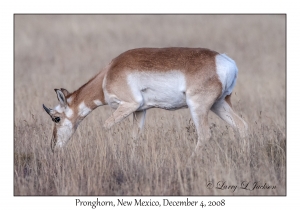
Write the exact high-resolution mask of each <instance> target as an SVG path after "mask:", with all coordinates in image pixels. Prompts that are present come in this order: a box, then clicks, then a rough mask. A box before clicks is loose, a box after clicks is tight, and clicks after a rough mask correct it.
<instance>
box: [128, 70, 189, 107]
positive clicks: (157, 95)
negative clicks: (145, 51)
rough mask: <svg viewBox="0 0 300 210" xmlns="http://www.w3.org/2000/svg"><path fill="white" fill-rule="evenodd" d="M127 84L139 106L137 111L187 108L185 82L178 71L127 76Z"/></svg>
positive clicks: (137, 73) (139, 73) (138, 73)
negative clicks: (154, 108)
mask: <svg viewBox="0 0 300 210" xmlns="http://www.w3.org/2000/svg"><path fill="white" fill-rule="evenodd" d="M127 82H128V85H129V86H130V88H131V90H132V94H133V96H134V98H135V99H136V101H137V102H139V103H140V104H141V106H140V108H139V109H138V110H144V109H149V108H153V107H156V108H162V109H167V110H174V109H180V108H183V107H187V104H186V96H185V91H186V82H185V77H184V75H183V74H182V73H181V72H180V71H175V70H173V71H168V72H163V73H161V72H151V73H150V72H136V73H132V74H130V75H128V77H127Z"/></svg>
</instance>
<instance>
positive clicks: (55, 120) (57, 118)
mask: <svg viewBox="0 0 300 210" xmlns="http://www.w3.org/2000/svg"><path fill="white" fill-rule="evenodd" d="M52 120H53V122H56V123H58V122H59V121H60V118H59V117H55V118H53V119H52Z"/></svg>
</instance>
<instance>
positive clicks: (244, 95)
mask: <svg viewBox="0 0 300 210" xmlns="http://www.w3.org/2000/svg"><path fill="white" fill-rule="evenodd" d="M285 29H286V28H285V16H284V15H15V82H14V85H15V104H20V103H21V104H22V109H23V110H24V107H25V108H26V110H30V111H31V112H33V113H37V112H40V111H41V104H42V103H47V104H48V103H50V104H49V105H48V106H53V105H54V103H56V97H55V93H54V92H53V89H54V88H60V87H64V88H66V89H68V90H69V91H74V90H76V89H77V88H79V87H80V86H81V85H82V84H84V83H85V82H86V81H88V80H89V79H90V78H91V77H93V76H94V75H95V74H96V73H98V72H99V71H100V70H101V68H103V67H104V66H105V65H106V64H108V63H109V62H110V61H111V60H112V59H113V58H114V57H116V56H117V55H119V54H120V53H122V52H124V51H126V50H129V49H132V48H139V47H171V46H172V47H173V46H177V47H204V48H210V49H213V50H215V51H218V52H220V53H226V54H227V55H228V56H230V57H231V58H233V59H234V60H235V61H236V63H237V66H238V68H239V75H238V77H239V78H238V83H237V86H236V88H235V90H234V91H235V92H236V93H238V97H239V98H240V99H241V103H240V104H241V106H242V107H243V106H247V107H249V108H250V107H252V108H255V109H249V108H247V110H249V112H251V114H250V116H253V115H257V114H258V113H259V112H260V111H263V112H264V113H266V114H268V115H274V114H275V113H274V112H276V114H277V113H278V114H279V116H278V117H280V119H281V118H282V117H284V116H285V65H286V64H285V62H286V60H285V52H286V51H285V47H286V46H285V44H286V41H285ZM20 94H21V96H20ZM19 96H20V97H19ZM24 96H26V98H25V99H27V100H24ZM29 99H30V100H29ZM233 100H235V97H233ZM241 109H244V108H241ZM21 116H22V118H27V117H26V116H28V112H23V111H21V110H19V106H16V107H15V117H16V118H18V117H21ZM250 116H248V117H250ZM280 119H277V120H280ZM281 121H282V122H284V120H281ZM282 125H283V124H282Z"/></svg>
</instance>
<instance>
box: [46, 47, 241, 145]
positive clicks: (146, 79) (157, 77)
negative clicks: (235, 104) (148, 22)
mask: <svg viewBox="0 0 300 210" xmlns="http://www.w3.org/2000/svg"><path fill="white" fill-rule="evenodd" d="M237 73H238V69H237V66H236V64H235V62H234V61H233V60H232V59H231V58H229V57H228V56H226V55H225V54H219V53H217V52H215V51H212V50H209V49H203V48H140V49H132V50H129V51H126V52H124V53H122V54H120V55H119V56H118V57H116V58H115V59H113V60H112V61H111V63H110V64H109V65H108V66H106V67H105V68H104V69H103V70H102V71H100V72H99V73H98V74H97V75H96V76H94V77H93V78H92V79H91V80H89V81H88V82H87V83H86V84H84V85H83V86H81V87H80V88H79V89H78V90H76V91H74V92H73V93H69V92H68V91H67V90H66V89H63V88H61V89H55V92H56V94H57V98H58V101H59V104H58V105H57V106H56V107H55V108H54V109H49V108H47V107H46V106H45V105H44V104H43V108H44V109H45V111H46V112H47V113H48V114H49V115H50V117H51V118H52V120H53V121H54V122H55V126H54V129H53V137H52V140H51V148H52V150H53V149H54V147H55V146H56V145H57V146H59V147H62V146H64V145H65V144H66V143H67V141H68V140H69V139H70V138H71V136H72V134H73V133H74V132H75V130H76V128H77V127H78V125H79V123H80V122H81V121H82V120H83V119H84V118H85V117H86V116H87V115H88V114H89V113H90V112H91V111H92V110H94V109H95V108H97V107H98V106H102V105H107V104H108V105H109V106H110V107H112V108H113V109H115V111H114V112H113V114H112V116H111V117H109V118H108V119H107V120H106V121H105V123H104V127H105V128H106V129H109V128H110V127H111V126H113V125H114V124H115V123H118V122H120V121H121V120H123V119H124V118H126V117H127V116H129V115H130V114H131V113H133V122H134V124H135V127H134V136H135V137H137V136H138V135H139V133H140V131H141V129H142V128H143V126H144V122H145V115H146V110H147V109H150V108H162V109H166V110H176V109H181V108H187V107H188V108H189V109H190V112H191V115H192V119H193V122H194V124H195V127H196V129H197V135H198V141H197V145H196V149H195V151H196V150H197V148H198V147H200V146H201V145H203V144H204V143H205V141H206V140H208V139H209V138H210V136H211V133H210V129H209V124H208V112H209V110H211V111H213V112H214V113H215V114H217V115H218V116H219V117H220V118H222V119H223V120H224V121H226V122H227V123H229V124H230V125H231V126H232V127H233V128H234V129H235V130H237V131H239V133H240V134H241V135H242V136H245V134H246V130H247V124H246V122H245V121H244V120H243V119H242V118H240V117H239V116H238V115H237V114H236V113H234V111H233V109H232V105H231V102H230V97H231V93H232V90H233V88H234V86H235V84H236V79H237Z"/></svg>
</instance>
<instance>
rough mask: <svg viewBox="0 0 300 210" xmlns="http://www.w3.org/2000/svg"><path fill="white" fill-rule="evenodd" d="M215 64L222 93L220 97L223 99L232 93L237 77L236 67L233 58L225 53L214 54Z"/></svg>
mask: <svg viewBox="0 0 300 210" xmlns="http://www.w3.org/2000/svg"><path fill="white" fill-rule="evenodd" d="M216 66H217V74H218V75H219V80H220V81H221V83H222V95H221V97H220V98H221V99H224V98H225V97H226V96H227V95H229V94H231V93H232V90H233V88H234V86H235V83H236V79H237V73H238V68H237V66H236V64H235V62H234V60H232V59H231V58H229V57H228V56H227V55H225V54H220V55H217V56H216Z"/></svg>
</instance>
